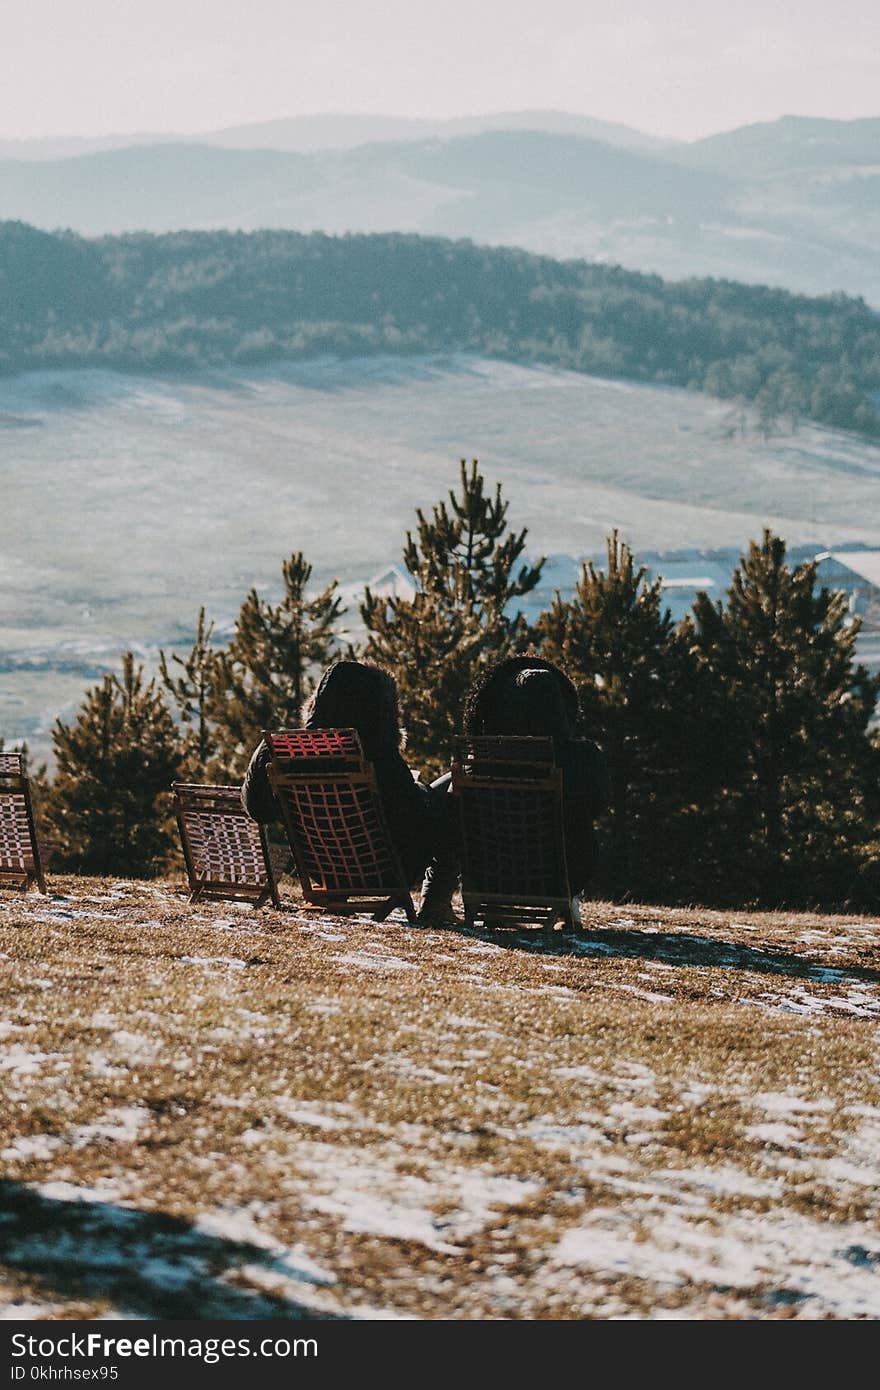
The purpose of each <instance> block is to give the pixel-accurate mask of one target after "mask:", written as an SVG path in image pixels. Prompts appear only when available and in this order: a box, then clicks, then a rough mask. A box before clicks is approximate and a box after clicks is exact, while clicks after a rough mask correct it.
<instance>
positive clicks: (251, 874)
mask: <svg viewBox="0 0 880 1390" xmlns="http://www.w3.org/2000/svg"><path fill="white" fill-rule="evenodd" d="M173 791H174V809H175V812H176V815H177V824H178V827H179V829H180V842H181V845H182V846H183V857H184V860H185V861H186V872H187V877H188V879H189V886H190V899H189V900H190V902H191V903H195V902H198V901H199V899H200V898H211V899H218V898H219V899H224V898H228V899H235V900H237V901H241V902H251V903H253V905H254V907H262V906H263V904H264V903H265V902H266V900H267V899H268V898H271V899H272V902H273V904H274V906H275V907H278V908H280V907H281V900H280V898H279V897H278V887H277V883H276V872H277V871H276V867H275V865H274V864H273V860H272V853H271V849H270V846H269V842H268V840H267V838H266V831H265V829H264V828H263V826H261V825H257V823H256V821H252V820H251V818H250V816H248V815H247V814H246V813H245V810H244V807H243V806H242V804H241V793H240V792H239V789H238V787H214V786H207V785H204V784H201V783H198V782H175V783H174V786H173Z"/></svg>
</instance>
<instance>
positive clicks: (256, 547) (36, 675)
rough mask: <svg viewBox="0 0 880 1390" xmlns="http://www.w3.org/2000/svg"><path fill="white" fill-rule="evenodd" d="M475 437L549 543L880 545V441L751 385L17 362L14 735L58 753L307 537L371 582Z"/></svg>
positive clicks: (476, 451) (3, 646) (462, 370)
mask: <svg viewBox="0 0 880 1390" xmlns="http://www.w3.org/2000/svg"><path fill="white" fill-rule="evenodd" d="M464 455H468V456H469V457H470V456H472V455H476V456H478V457H479V458H480V459H481V460H482V462H483V465H484V467H485V470H486V473H487V476H488V477H489V478H490V479H496V478H497V479H501V480H502V481H503V483H504V487H505V494H506V496H507V497H509V499H510V503H511V508H510V519H511V522H512V524H513V525H515V526H517V527H519V526H522V525H527V526H528V527H529V545H530V549H531V551H532V553H533V554H534V555H536V556H537V555H540V554H542V553H545V554H550V553H559V552H564V553H567V554H570V555H583V554H585V553H592V552H596V551H599V552H601V551H603V549H604V542H605V536H606V535H607V533H608V532H609V531H610V530H611V529H612V527H615V526H617V527H619V528H620V531H621V534H622V535H623V536H624V537H625V538H626V539H627V540H628V541H629V542H630V543H631V544H632V545H633V546H634V547H636V548H637V549H643V550H644V549H655V550H672V549H677V548H688V549H692V548H696V549H698V548H701V547H702V548H713V547H720V546H744V545H745V544H747V542H748V541H749V540H750V539H751V538H752V537H758V536H760V534H761V529H762V527H763V526H765V525H772V526H774V527H775V528H776V530H777V531H778V532H779V533H780V534H782V535H783V536H785V537H786V539H787V540H788V541H789V542H790V543H791V544H795V543H802V542H803V543H806V542H810V543H814V544H815V547H816V549H817V550H821V549H823V548H831V547H834V546H839V545H840V544H841V543H842V542H846V541H865V542H867V543H870V544H874V545H878V544H880V518H878V516H877V508H876V503H875V499H876V492H877V481H878V478H880V448H878V447H876V446H872V445H870V444H868V443H866V442H865V441H863V440H860V439H858V438H856V437H855V436H850V435H846V434H842V433H839V432H837V433H835V432H834V431H832V430H825V429H821V428H819V427H818V426H812V425H810V426H803V427H802V428H801V429H799V430H798V431H797V432H796V433H794V434H791V433H787V432H782V433H780V434H778V435H776V436H774V437H773V438H770V439H769V440H764V439H762V438H760V437H758V436H757V435H756V434H755V433H754V432H753V431H752V432H749V433H746V434H745V435H741V434H740V433H739V432H738V423H737V418H736V416H735V413H733V414H732V412H731V408H730V406H729V405H728V404H725V403H723V402H720V401H714V400H710V399H709V398H707V397H705V396H700V395H697V394H695V393H690V392H685V391H679V390H672V389H663V388H659V387H651V386H638V385H632V384H630V383H627V382H623V381H600V380H598V379H594V378H591V377H585V376H582V375H578V374H576V373H574V372H563V371H555V370H551V369H549V368H540V367H517V366H513V365H511V364H509V363H502V362H494V361H488V360H484V359H479V358H470V357H465V356H459V357H452V358H449V357H447V358H418V359H403V358H372V359H366V360H365V359H353V360H348V361H334V360H330V359H325V360H320V361H314V362H304V363H300V364H293V365H287V366H279V367H277V368H263V369H252V370H244V369H242V370H239V371H228V372H215V373H213V374H209V375H206V376H205V377H203V378H199V379H190V380H189V381H187V382H181V381H173V380H160V379H156V378H144V377H135V376H121V375H118V374H114V373H112V372H104V371H56V372H40V373H32V374H30V375H26V376H19V377H10V378H5V379H2V380H0V497H2V500H3V508H4V520H5V529H4V547H3V553H2V555H0V672H2V677H3V680H2V686H3V689H2V691H0V735H2V736H3V737H5V739H6V740H7V743H11V742H13V741H14V740H16V739H20V738H26V739H27V740H28V741H29V743H30V744H31V746H32V748H34V749H35V750H36V751H37V753H38V754H39V755H40V756H45V755H46V753H47V752H48V750H49V731H50V729H51V726H52V723H53V721H54V719H55V716H56V715H57V714H59V713H62V714H63V715H64V716H65V718H70V716H71V714H72V713H73V711H75V709H76V707H77V706H78V704H79V702H80V700H81V698H82V695H83V692H84V690H85V688H86V686H87V685H89V684H91V683H92V682H93V681H94V680H96V679H98V678H99V677H100V674H101V673H102V671H103V670H104V669H106V668H107V667H108V666H113V665H115V664H116V663H117V662H118V658H119V654H120V653H121V651H123V650H124V649H125V648H126V647H128V646H131V647H133V648H134V649H135V650H136V651H138V652H139V653H141V654H143V655H144V656H145V658H146V659H147V660H148V661H151V662H152V661H154V660H155V655H156V650H157V647H158V646H160V645H163V646H166V647H169V646H171V647H173V646H177V647H178V648H179V649H188V647H189V644H190V641H191V637H192V633H193V631H194V627H195V621H196V617H197V615H198V610H199V606H200V605H201V604H205V605H206V607H207V609H208V613H209V615H210V616H213V617H215V618H216V619H217V621H218V625H219V628H220V629H223V628H224V627H225V628H228V626H229V625H230V624H231V623H232V621H233V620H234V617H235V614H236V613H237V611H238V607H239V604H240V603H241V601H242V599H243V597H244V595H245V593H246V592H247V590H248V588H249V587H250V586H251V585H252V584H256V585H257V586H259V587H260V588H261V589H265V590H267V591H268V592H270V593H271V592H277V589H278V586H279V585H280V568H281V560H282V558H283V557H284V556H286V555H289V554H290V552H291V551H292V550H294V549H303V550H304V551H305V552H306V554H307V555H308V557H309V559H310V560H312V562H313V563H314V565H315V572H316V577H318V578H321V579H327V578H332V577H333V576H336V577H338V578H339V579H340V580H341V581H342V582H343V583H351V584H353V585H355V586H357V585H358V584H361V585H362V584H363V583H364V582H365V581H366V580H368V579H369V578H371V576H372V575H373V574H375V573H376V571H377V570H380V569H384V568H385V567H386V566H388V565H389V564H393V563H395V562H399V560H400V552H401V549H402V545H403V540H404V535H405V532H406V529H407V527H409V526H411V525H412V524H413V521H414V517H415V508H416V507H417V506H430V504H431V503H432V502H433V501H435V500H437V499H439V498H441V497H442V496H444V495H445V492H446V489H447V488H448V487H449V486H450V485H452V484H454V483H455V481H456V476H457V467H458V464H457V460H458V459H459V458H460V457H462V456H464ZM700 572H701V571H700V570H699V568H698V569H697V573H700ZM356 620H357V615H356V613H351V614H350V616H349V620H348V621H356Z"/></svg>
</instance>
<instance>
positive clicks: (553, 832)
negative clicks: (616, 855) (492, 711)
mask: <svg viewBox="0 0 880 1390" xmlns="http://www.w3.org/2000/svg"><path fill="white" fill-rule="evenodd" d="M452 790H453V794H454V795H455V796H457V797H458V807H459V820H460V829H461V852H462V880H461V884H462V899H463V902H464V912H465V918H466V920H467V921H468V923H470V924H471V925H473V924H474V923H475V922H476V921H482V922H484V923H485V924H486V925H492V926H498V925H503V924H515V923H539V924H541V925H543V926H544V928H545V930H548V931H549V930H550V928H551V927H552V926H553V923H554V922H555V921H556V920H557V919H558V918H560V917H561V918H562V923H563V926H564V927H565V928H567V929H569V930H574V929H575V926H576V921H575V916H574V909H573V906H572V897H571V891H570V888H569V883H568V866H567V864H566V858H565V829H564V823H563V812H562V772H561V770H560V769H559V768H557V767H556V764H555V757H554V752H553V741H552V739H549V738H508V737H480V738H473V739H470V740H469V741H468V743H467V744H466V747H465V755H464V757H463V758H462V759H461V760H456V761H455V762H454V763H453V765H452Z"/></svg>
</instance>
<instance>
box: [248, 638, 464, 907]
mask: <svg viewBox="0 0 880 1390" xmlns="http://www.w3.org/2000/svg"><path fill="white" fill-rule="evenodd" d="M305 727H306V728H307V729H333V728H346V729H356V730H357V732H358V735H359V736H360V741H361V746H362V748H363V750H364V757H365V758H367V759H368V761H369V762H371V763H372V764H373V768H374V770H375V773H376V781H377V783H378V786H379V796H380V798H381V801H382V807H383V810H384V812H385V819H386V822H387V824H388V832H389V834H390V836H391V839H392V842H393V843H394V846H395V848H396V850H397V854H398V857H399V859H400V862H401V867H402V868H403V872H404V875H405V876H406V880H407V883H410V884H412V883H415V882H416V880H417V879H420V878H422V876H423V875H425V877H426V885H430V883H431V881H432V880H436V879H437V876H438V874H439V875H440V877H441V878H442V881H443V882H444V884H446V883H447V882H449V881H450V880H452V881H453V884H455V883H457V881H458V871H457V866H456V852H455V848H454V843H453V832H452V829H451V824H450V822H451V812H450V810H449V797H448V796H447V795H446V793H447V790H448V786H449V780H450V779H449V775H448V774H447V775H446V776H445V777H441V778H439V779H438V781H437V782H434V783H432V784H431V785H430V786H425V785H424V784H423V783H421V782H416V781H415V780H414V778H413V775H412V773H411V771H410V769H409V768H408V767H407V764H406V762H405V761H404V759H403V756H402V754H401V745H402V742H403V733H402V730H401V726H400V710H399V705H398V699H397V685H396V683H395V681H394V678H393V677H392V676H391V675H390V674H389V673H388V672H387V671H385V670H383V669H382V667H380V666H374V665H372V664H370V663H367V662H362V661H334V662H333V664H332V665H331V666H328V667H327V669H326V671H325V672H324V674H323V675H322V677H321V679H320V681H319V683H318V685H317V687H316V689H315V692H314V694H313V695H312V698H311V700H310V702H309V705H308V708H307V710H306V721H305ZM269 762H270V757H269V749H268V747H267V746H266V743H265V741H261V742H260V744H259V746H258V747H257V749H256V750H255V752H254V754H253V757H252V758H251V760H250V764H249V766H248V770H247V772H246V773H245V777H244V782H243V783H242V788H241V799H242V804H243V806H244V809H245V811H246V812H247V814H248V815H249V816H250V817H251V819H252V820H255V821H259V822H260V823H261V824H265V823H266V822H268V821H271V820H274V819H276V818H278V817H280V814H281V813H280V809H279V807H278V804H277V802H276V800H275V796H274V794H273V792H272V788H271V786H270V785H269ZM435 896H436V890H435ZM426 897H428V898H429V899H430V895H428V894H427V893H426V892H423V895H422V904H421V908H420V911H419V920H420V921H427V920H429V918H431V917H432V913H431V911H429V909H430V908H431V903H430V900H429V901H428V902H427V904H426V901H425V899H426Z"/></svg>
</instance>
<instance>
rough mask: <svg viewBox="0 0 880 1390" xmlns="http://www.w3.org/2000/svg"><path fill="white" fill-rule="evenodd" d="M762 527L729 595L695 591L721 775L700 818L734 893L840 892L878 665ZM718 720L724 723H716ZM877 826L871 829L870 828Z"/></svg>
mask: <svg viewBox="0 0 880 1390" xmlns="http://www.w3.org/2000/svg"><path fill="white" fill-rule="evenodd" d="M785 556H786V547H785V542H784V541H783V540H781V539H780V537H778V536H774V535H773V534H772V533H771V532H770V531H765V532H764V535H763V540H762V541H761V542H760V544H759V543H757V542H753V543H752V544H751V546H750V547H749V551H748V554H747V555H745V556H744V557H743V558H742V559H741V561H740V563H739V565H738V566H737V569H736V570H735V572H734V575H733V580H732V583H731V587H730V589H729V591H728V595H727V605H726V607H723V608H722V606H721V605H720V604H717V605H713V604H712V603H710V601H709V599H708V598H707V597H706V596H705V595H700V596H699V598H698V600H697V603H696V604H695V607H694V623H693V628H692V634H691V636H692V643H693V649H694V652H695V654H696V655H697V657H698V659H699V660H700V661H701V663H702V664H703V666H704V668H705V669H706V670H707V671H708V672H709V674H710V676H711V677H712V678H713V682H714V686H715V689H716V691H717V692H718V693H719V710H720V715H721V718H720V719H719V720H718V721H717V722H718V727H719V734H720V735H721V738H720V742H719V747H718V754H717V756H718V760H719V765H720V766H722V767H723V775H722V776H721V777H720V778H719V785H718V789H717V793H716V796H715V798H714V804H713V805H712V807H711V813H712V814H711V816H710V817H709V818H708V821H707V828H711V826H712V824H713V823H714V826H715V828H716V830H717V831H718V833H719V834H720V836H721V837H722V843H720V844H718V845H717V846H716V847H715V851H714V853H715V856H716V857H717V859H718V861H719V862H724V861H725V860H726V873H727V878H728V881H729V882H730V883H731V884H734V885H735V888H734V889H733V895H734V896H735V897H738V898H739V899H743V898H746V899H749V898H753V899H757V900H759V901H760V902H761V903H762V904H764V905H767V906H770V905H774V904H779V903H794V902H801V903H803V902H811V901H813V902H820V901H825V902H826V903H831V902H838V903H839V902H843V901H844V900H846V899H847V898H848V897H849V896H850V894H851V891H852V885H853V882H854V880H855V877H856V876H857V874H858V871H859V867H860V860H861V858H862V855H863V852H864V847H865V845H866V843H867V841H868V840H869V838H870V835H871V833H872V808H871V805H870V798H871V794H872V786H873V787H876V780H877V773H878V765H877V750H876V746H875V745H874V744H873V743H872V741H871V737H870V734H869V726H870V722H871V718H872V715H873V713H874V710H875V707H876V703H877V695H878V689H880V678H878V677H870V676H869V675H868V673H867V671H866V670H865V669H864V667H862V666H859V665H857V664H856V663H855V646H856V640H857V637H858V631H859V622H858V620H857V619H856V620H852V619H851V618H850V617H849V614H848V608H847V599H846V596H845V595H844V594H841V593H836V592H829V591H828V590H827V589H820V590H819V591H818V592H817V591H816V587H815V582H816V564H815V562H810V563H808V564H802V565H799V566H798V567H797V568H796V569H794V570H792V569H791V568H790V567H789V566H788V565H787V563H786V558H785ZM722 730H723V733H722ZM874 833H876V830H875V831H874Z"/></svg>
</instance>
